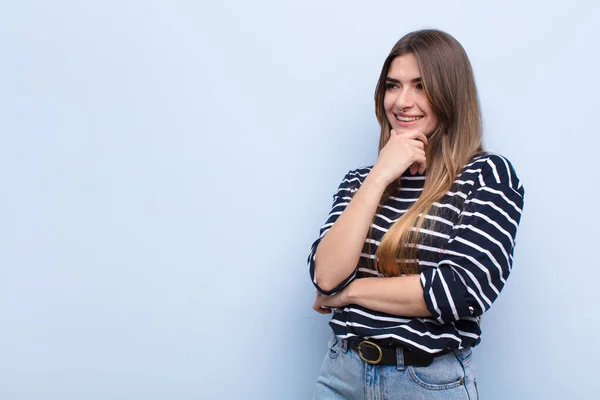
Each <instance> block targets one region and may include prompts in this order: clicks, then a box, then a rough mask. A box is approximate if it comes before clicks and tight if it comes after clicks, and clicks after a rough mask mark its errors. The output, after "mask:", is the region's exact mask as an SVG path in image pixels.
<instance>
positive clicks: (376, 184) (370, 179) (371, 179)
mask: <svg viewBox="0 0 600 400" xmlns="http://www.w3.org/2000/svg"><path fill="white" fill-rule="evenodd" d="M390 183H392V182H391V181H390V180H389V179H386V178H385V177H384V176H382V175H381V174H380V173H379V170H377V169H375V168H373V169H372V170H371V172H369V175H367V177H366V178H365V181H364V183H363V184H362V186H369V187H371V188H372V189H374V190H378V191H380V192H381V193H382V194H383V192H384V191H385V189H386V188H387V187H388V185H389V184H390Z"/></svg>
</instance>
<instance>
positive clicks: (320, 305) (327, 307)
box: [312, 290, 348, 314]
mask: <svg viewBox="0 0 600 400" xmlns="http://www.w3.org/2000/svg"><path fill="white" fill-rule="evenodd" d="M344 292H345V290H342V291H341V292H339V293H337V294H334V295H333V296H325V295H324V294H323V293H321V292H319V291H317V297H316V299H315V302H314V303H313V306H312V308H313V310H315V311H316V312H318V313H320V314H330V313H331V310H332V309H333V308H341V307H343V306H345V305H347V304H348V300H347V299H346V295H345V294H344Z"/></svg>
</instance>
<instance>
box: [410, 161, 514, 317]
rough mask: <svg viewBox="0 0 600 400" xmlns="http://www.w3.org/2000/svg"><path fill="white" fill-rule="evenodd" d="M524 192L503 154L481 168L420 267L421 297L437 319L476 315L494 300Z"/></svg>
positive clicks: (501, 283)
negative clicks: (433, 256)
mask: <svg viewBox="0 0 600 400" xmlns="http://www.w3.org/2000/svg"><path fill="white" fill-rule="evenodd" d="M496 164H497V165H496ZM502 168H505V170H504V171H503V170H502ZM524 195H525V191H524V188H523V186H522V185H521V183H520V181H519V180H518V178H517V176H516V174H515V172H514V170H513V169H512V166H510V164H509V163H508V162H506V160H505V159H501V160H500V162H498V160H496V163H494V161H493V160H492V162H490V161H488V162H487V163H486V164H485V166H484V167H483V168H482V171H481V176H480V177H479V179H478V184H477V185H476V187H474V188H473V191H472V192H471V193H470V194H469V196H467V198H466V200H465V203H464V207H463V209H462V210H461V214H460V216H459V220H458V221H459V222H458V224H457V225H455V227H454V229H453V231H452V234H451V235H450V238H449V239H448V241H447V243H446V246H445V248H444V249H443V251H442V252H441V253H440V255H439V261H438V262H437V266H436V267H434V268H430V269H427V270H425V271H423V272H421V276H420V278H421V285H422V287H423V294H424V298H425V303H426V304H427V308H428V309H429V311H430V312H431V314H432V315H433V317H434V318H436V319H437V320H438V321H439V322H441V323H449V322H452V321H456V320H459V319H462V318H465V317H477V316H479V315H481V314H483V313H484V312H485V311H487V310H488V309H489V308H490V307H491V305H492V303H493V302H494V301H495V300H496V298H497V297H498V295H499V294H500V291H501V290H502V288H503V287H504V284H505V283H506V280H507V278H508V276H509V274H510V271H511V268H512V261H513V251H514V247H515V239H516V234H517V228H518V226H519V222H520V220H521V213H522V209H523V199H524Z"/></svg>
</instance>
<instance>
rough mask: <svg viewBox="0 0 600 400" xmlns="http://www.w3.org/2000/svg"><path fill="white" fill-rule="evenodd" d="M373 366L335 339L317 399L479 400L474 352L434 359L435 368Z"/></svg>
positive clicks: (432, 365) (327, 357)
mask: <svg viewBox="0 0 600 400" xmlns="http://www.w3.org/2000/svg"><path fill="white" fill-rule="evenodd" d="M397 358H398V364H397V365H370V364H367V363H365V362H364V361H362V360H361V359H360V357H359V356H358V353H357V352H355V351H354V350H351V349H350V348H348V341H347V340H343V339H339V338H337V337H336V336H334V335H332V337H331V339H330V340H329V350H328V351H327V354H326V355H325V360H323V364H322V365H321V372H320V374H319V378H318V379H317V387H316V389H315V396H314V399H319V400H321V399H352V400H355V399H356V400H358V399H368V400H380V399H381V400H392V399H406V400H421V399H422V400H438V399H439V400H453V399H461V400H477V399H478V394H477V378H476V376H475V371H474V370H473V366H472V365H471V348H467V349H462V350H454V351H453V352H450V353H447V354H444V355H441V356H438V357H435V358H434V361H433V362H432V363H431V365H429V366H427V367H417V366H413V365H408V366H407V365H404V362H403V360H402V352H401V351H399V352H398V357H397Z"/></svg>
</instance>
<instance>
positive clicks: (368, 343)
mask: <svg viewBox="0 0 600 400" xmlns="http://www.w3.org/2000/svg"><path fill="white" fill-rule="evenodd" d="M365 344H367V345H370V346H373V347H375V348H376V349H377V351H378V352H379V357H378V358H377V360H375V361H373V360H369V359H367V358H366V357H365V356H363V353H362V346H363V345H365ZM358 356H359V357H360V359H361V360H363V361H364V362H366V363H367V364H372V365H375V364H379V363H380V362H381V359H382V358H383V351H382V350H381V347H379V346H378V345H377V343H373V342H370V341H368V340H363V341H362V342H360V343H359V344H358Z"/></svg>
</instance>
